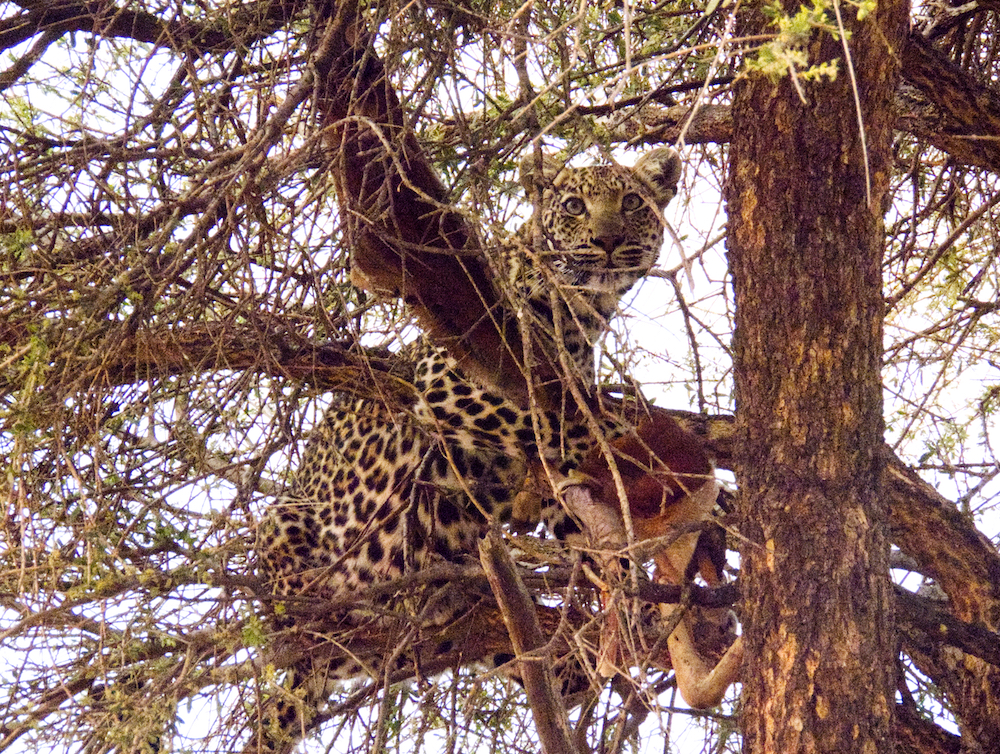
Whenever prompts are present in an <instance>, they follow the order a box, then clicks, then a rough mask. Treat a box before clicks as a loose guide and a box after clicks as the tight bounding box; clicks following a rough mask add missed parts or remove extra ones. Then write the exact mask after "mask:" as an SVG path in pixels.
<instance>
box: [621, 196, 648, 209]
mask: <svg viewBox="0 0 1000 754" xmlns="http://www.w3.org/2000/svg"><path fill="white" fill-rule="evenodd" d="M645 203H646V201H645V200H644V199H643V198H642V197H641V196H639V195H638V194H625V196H623V197H622V209H623V210H625V211H626V212H633V211H634V210H637V209H639V207H641V206H642V205H644V204H645Z"/></svg>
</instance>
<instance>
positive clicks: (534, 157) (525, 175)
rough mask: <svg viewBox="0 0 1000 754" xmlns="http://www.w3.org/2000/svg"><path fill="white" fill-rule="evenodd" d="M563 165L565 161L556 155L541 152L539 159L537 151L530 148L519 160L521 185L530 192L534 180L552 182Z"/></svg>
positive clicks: (544, 182) (545, 182)
mask: <svg viewBox="0 0 1000 754" xmlns="http://www.w3.org/2000/svg"><path fill="white" fill-rule="evenodd" d="M565 166H566V165H565V162H564V161H563V160H560V159H559V158H558V157H555V156H553V155H551V154H545V153H542V155H541V159H539V155H538V153H537V152H535V151H534V150H531V151H530V152H528V154H526V155H525V156H524V159H522V160H521V177H520V182H521V185H522V186H524V189H525V191H527V192H528V193H529V194H530V193H531V191H532V189H533V188H534V186H535V183H536V182H538V183H543V184H550V183H552V181H554V180H555V178H556V176H557V175H559V172H560V171H561V170H562V169H563V168H564V167H565Z"/></svg>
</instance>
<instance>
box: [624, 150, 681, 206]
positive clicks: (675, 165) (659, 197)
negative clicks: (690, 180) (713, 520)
mask: <svg viewBox="0 0 1000 754" xmlns="http://www.w3.org/2000/svg"><path fill="white" fill-rule="evenodd" d="M632 172H633V173H635V175H636V177H637V178H639V179H640V180H642V181H643V182H645V183H646V184H647V185H648V186H649V188H650V189H652V191H653V199H654V201H655V202H656V204H657V206H658V207H659V208H660V209H663V208H664V207H666V206H667V203H668V202H669V201H670V200H671V199H673V198H674V196H676V194H677V182H678V181H679V180H680V179H681V158H680V155H678V154H677V152H675V151H674V150H673V149H671V148H670V147H658V148H657V149H654V150H652V151H651V152H646V154H644V155H643V156H642V157H640V158H639V161H638V162H636V163H635V167H633V168H632Z"/></svg>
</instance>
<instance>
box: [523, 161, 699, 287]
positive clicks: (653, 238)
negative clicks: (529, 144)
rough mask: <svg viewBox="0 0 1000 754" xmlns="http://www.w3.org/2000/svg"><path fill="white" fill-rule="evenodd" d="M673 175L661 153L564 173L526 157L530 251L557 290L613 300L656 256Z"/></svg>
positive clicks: (676, 173) (673, 164)
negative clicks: (531, 208)
mask: <svg viewBox="0 0 1000 754" xmlns="http://www.w3.org/2000/svg"><path fill="white" fill-rule="evenodd" d="M680 172H681V163H680V158H679V157H678V155H677V153H676V152H675V151H674V150H673V149H669V148H666V147H661V148H658V149H654V150H652V151H650V152H647V153H646V154H645V155H643V156H642V157H641V158H640V159H639V161H638V162H637V163H636V164H635V166H634V167H631V168H628V167H622V166H620V165H595V166H591V167H582V168H575V167H565V166H564V165H563V164H562V163H561V162H559V161H558V160H556V159H554V158H551V157H542V158H541V159H540V160H539V159H538V156H537V155H534V154H529V155H528V156H527V157H526V158H525V159H524V161H523V162H522V165H521V183H522V184H523V185H524V186H525V187H526V188H527V189H528V191H529V194H531V195H533V196H534V197H535V212H536V214H535V217H534V218H532V220H531V221H530V222H529V230H530V231H533V233H534V236H535V238H534V240H535V243H532V244H531V246H532V248H533V249H534V250H535V253H536V254H537V255H538V257H539V258H540V259H541V261H542V262H543V263H544V264H546V265H547V266H549V267H550V268H551V269H552V270H554V271H555V272H556V273H557V274H558V278H557V279H558V282H559V283H560V284H561V285H564V286H571V287H574V288H577V289H578V290H584V291H590V292H591V293H594V294H598V295H602V294H603V295H604V296H608V295H610V296H611V297H614V299H615V300H617V298H618V297H620V296H621V295H622V294H624V293H625V291H627V290H628V289H629V288H631V287H632V285H633V284H634V283H635V282H636V281H637V280H638V279H639V278H641V277H642V276H643V275H645V274H646V273H647V272H649V270H650V268H651V267H652V266H653V265H654V264H655V262H656V259H657V257H658V256H659V253H660V247H661V246H662V245H663V221H662V218H661V211H662V209H663V208H664V207H665V206H666V205H667V203H668V202H669V201H670V200H671V199H672V198H673V197H674V195H675V194H676V193H677V181H678V179H679V178H680ZM539 220H540V222H539ZM539 233H540V235H541V238H538V237H537V236H538V234H539Z"/></svg>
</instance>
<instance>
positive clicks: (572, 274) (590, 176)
mask: <svg viewBox="0 0 1000 754" xmlns="http://www.w3.org/2000/svg"><path fill="white" fill-rule="evenodd" d="M520 172H521V174H520V183H521V185H522V186H523V187H524V188H525V189H526V191H527V192H528V193H529V195H531V196H532V199H533V214H532V216H531V217H530V219H529V220H527V221H526V222H525V223H524V225H523V226H522V227H521V228H520V230H518V231H517V232H516V233H515V234H514V235H513V238H512V239H511V240H510V241H508V242H507V243H506V244H505V246H504V248H503V252H502V253H501V254H500V255H498V256H499V258H500V259H501V262H500V264H501V266H502V268H503V269H502V270H501V271H500V273H499V274H498V276H497V279H498V280H500V281H501V285H500V286H499V287H501V288H503V292H502V297H503V301H504V306H505V307H507V308H508V309H509V312H510V313H513V314H514V315H515V316H517V317H518V318H519V320H520V321H521V322H522V330H525V331H527V332H529V333H530V335H531V340H532V344H533V346H535V347H539V348H541V349H542V350H544V351H546V352H547V353H548V354H549V355H550V356H553V357H557V356H558V355H559V354H564V355H565V356H567V357H568V362H569V366H570V367H571V369H570V370H568V371H569V372H571V373H572V376H569V375H568V376H567V379H575V380H577V381H578V383H579V386H580V388H581V389H582V390H584V391H593V390H594V389H595V388H594V380H595V377H594V375H595V366H594V364H595V356H594V350H595V346H596V345H597V343H598V341H599V339H600V338H601V337H602V336H603V335H604V334H605V332H606V331H607V330H608V327H609V322H610V320H611V318H612V317H613V316H614V314H615V313H616V311H617V309H618V307H619V302H620V300H621V298H622V296H624V294H625V293H627V292H628V291H629V290H630V289H631V288H632V287H633V286H634V285H635V284H636V283H637V282H638V281H639V280H640V279H642V278H643V277H644V276H646V275H647V274H648V273H649V272H650V270H651V269H652V268H653V266H654V264H655V263H656V261H657V259H658V256H659V254H660V250H661V247H662V245H663V233H664V223H663V219H662V211H663V209H664V208H665V207H666V205H667V204H668V202H669V201H670V200H671V199H672V198H673V197H674V195H675V194H676V192H677V184H678V182H679V178H680V173H681V161H680V158H679V156H678V155H677V153H676V152H675V151H674V150H673V149H671V148H668V147H658V148H654V149H652V150H650V151H648V152H646V153H645V154H644V155H642V156H641V157H640V158H639V160H638V161H637V162H636V163H635V165H634V166H633V167H623V166H620V165H617V164H613V163H612V164H603V165H592V166H587V167H571V166H568V165H566V164H565V163H564V162H563V161H561V160H559V159H557V158H555V157H552V156H550V155H545V154H538V153H533V154H530V155H528V156H527V157H526V158H525V159H524V160H523V162H522V164H521V171H520ZM413 361H414V364H415V366H414V368H413V374H412V384H413V386H414V389H415V395H416V396H417V398H416V401H415V403H414V405H412V406H411V407H409V408H407V409H405V410H397V409H393V408H390V407H389V406H387V405H385V403H384V402H380V401H377V400H372V399H364V400H361V401H351V400H347V399H344V400H336V401H334V403H333V404H332V405H331V407H330V408H329V409H328V411H327V412H326V414H325V415H324V417H323V418H322V420H321V421H320V422H319V424H318V425H317V426H316V427H315V428H314V430H313V431H312V433H311V436H310V437H309V439H308V441H307V443H306V445H305V449H304V451H303V453H302V458H301V462H300V464H299V466H298V468H297V469H296V470H295V472H294V474H293V475H292V478H291V482H290V485H289V488H288V490H287V492H285V493H284V494H283V495H281V496H280V497H279V498H277V499H276V500H275V501H274V502H273V503H272V504H270V505H269V506H268V508H267V510H266V511H265V514H264V516H263V518H262V521H261V522H260V525H259V527H258V535H257V545H256V550H257V557H258V563H259V568H260V570H261V572H262V575H263V579H264V581H265V582H266V584H268V585H269V588H270V590H271V592H272V595H273V597H274V598H275V599H276V600H277V601H278V604H279V605H280V606H281V608H282V609H283V610H284V611H285V617H284V618H282V617H281V616H280V615H279V616H277V617H276V618H275V623H276V625H277V626H278V627H279V628H287V627H289V626H291V624H292V623H293V622H294V620H293V619H292V618H289V617H288V616H289V615H290V614H291V613H292V612H293V611H291V610H290V609H289V606H290V605H291V604H292V603H293V602H299V601H302V600H308V601H311V603H312V604H315V601H316V600H328V599H334V598H336V597H338V596H343V595H345V594H346V595H350V594H353V593H359V592H362V591H364V590H366V589H371V588H372V587H373V585H379V584H386V583H392V582H393V581H394V580H398V579H401V578H403V577H404V576H406V575H407V574H417V573H420V572H422V571H427V569H431V568H433V567H434V566H435V565H441V564H462V563H466V562H469V560H470V559H475V557H476V554H477V552H478V543H479V541H480V539H481V538H482V536H483V535H484V533H485V532H486V530H487V528H488V527H489V526H490V525H502V524H505V523H508V522H510V520H511V518H512V515H513V513H514V500H515V497H516V495H517V493H518V492H519V491H520V490H522V488H523V487H524V486H525V481H526V477H527V476H528V474H529V470H530V468H531V466H532V464H537V463H538V462H539V461H542V462H544V464H545V465H546V466H547V467H551V468H553V469H555V470H556V471H557V473H558V474H560V475H571V474H572V473H573V470H574V469H575V468H576V467H577V466H579V465H580V463H581V461H582V460H583V458H584V457H585V456H586V455H587V453H588V452H589V451H590V449H591V448H592V447H593V445H594V440H593V437H592V431H591V427H590V426H588V424H587V423H586V422H585V421H583V420H581V419H579V418H568V417H567V416H566V415H564V413H563V412H561V411H558V410H554V409H549V410H538V409H537V407H529V406H525V405H521V404H519V403H518V402H516V401H515V400H514V399H512V398H510V397H507V396H505V395H503V394H500V393H499V391H498V390H497V389H496V388H494V387H493V386H491V385H488V384H482V383H481V382H478V381H477V380H475V379H472V378H470V377H469V376H467V375H466V374H464V373H463V371H462V370H461V368H460V367H459V365H458V363H457V362H456V360H455V359H453V358H452V357H451V356H450V355H449V354H448V353H447V351H445V350H444V349H442V348H440V347H438V346H435V345H434V344H433V343H430V342H429V341H424V342H422V343H420V344H419V345H418V346H417V347H416V349H415V358H414V359H413ZM556 363H558V362H556ZM564 363H565V362H564ZM616 422H617V420H614V419H609V420H608V431H609V432H614V431H615V429H614V428H615V427H616V426H617V424H616ZM602 430H603V425H602ZM544 506H545V508H546V510H544V511H542V512H541V518H542V519H543V520H544V521H545V522H547V523H548V525H549V527H550V529H552V530H555V529H558V527H559V526H563V527H565V528H570V527H571V526H572V522H567V521H566V519H565V517H564V516H563V515H562V514H561V513H560V512H559V511H558V510H557V506H558V504H557V503H555V502H554V500H546V501H545V503H544ZM555 536H561V535H560V534H559V533H558V532H557V533H556V534H555ZM432 586H433V584H432ZM438 586H441V587H442V588H438V589H436V590H433V589H432V590H430V592H429V594H430V595H431V596H425V597H424V598H422V599H421V600H417V599H416V598H415V596H414V595H415V592H416V590H409V593H407V594H406V595H404V599H403V601H402V602H400V601H399V597H398V595H397V596H396V597H395V598H392V599H395V600H396V601H395V602H391V599H390V598H389V597H386V598H384V599H383V602H382V604H381V605H379V607H381V608H382V612H384V613H392V612H393V611H397V610H399V609H406V610H410V611H411V612H412V616H411V619H412V620H416V621H418V623H420V624H421V625H424V626H439V625H444V624H446V623H448V622H449V621H450V620H453V619H454V618H455V617H456V615H458V614H459V613H461V612H462V611H463V610H466V609H468V604H469V599H470V597H469V596H468V595H465V594H463V593H462V590H460V589H455V588H448V587H447V586H446V585H444V584H438ZM407 600H408V601H407ZM278 612H281V611H280V610H279V611H278ZM375 612H376V613H377V612H379V611H378V610H376V611H375ZM352 616H353V617H352ZM364 620H365V618H363V617H361V616H360V614H359V612H358V611H354V612H353V613H350V614H349V615H348V616H347V617H346V618H345V621H346V623H345V625H349V626H358V625H363V621H364ZM376 620H377V619H376ZM343 654H344V655H348V656H336V657H332V658H327V659H325V660H324V661H323V664H322V667H319V665H320V663H319V662H318V661H317V660H315V659H313V660H308V659H307V660H305V661H303V662H300V663H299V665H298V666H296V667H295V668H292V669H291V670H290V671H289V673H290V675H292V676H294V675H298V676H299V677H298V678H296V679H295V680H294V681H292V683H291V687H292V688H305V691H300V693H299V694H298V695H297V698H296V699H295V701H294V702H292V701H283V702H282V701H280V700H279V702H278V703H277V704H276V705H275V709H274V710H272V712H271V718H270V723H269V726H267V727H269V728H270V730H271V733H272V735H271V741H270V742H269V743H266V744H265V745H262V747H261V748H262V749H264V750H271V751H286V750H288V747H289V746H290V745H293V744H294V742H295V740H296V739H297V738H298V737H299V735H298V734H299V732H300V731H304V730H306V729H307V728H308V727H309V721H310V720H311V719H313V718H315V717H316V715H317V714H318V712H317V711H318V709H319V707H321V706H322V703H323V699H324V697H326V696H329V695H330V689H331V684H335V683H337V682H339V681H341V680H343V679H350V678H355V677H358V676H364V675H369V676H371V675H375V676H376V677H377V676H378V674H379V673H382V672H384V670H385V668H384V667H381V666H380V665H382V664H384V662H385V660H384V659H383V658H363V657H358V656H357V655H351V653H343ZM501 660H502V658H498V659H497V662H499V661H501ZM397 662H402V660H397ZM309 676H312V677H311V678H310V677H309ZM318 676H321V677H318ZM286 696H288V695H287V694H286ZM293 696H294V695H293ZM303 697H304V698H305V701H303V700H302V698H303Z"/></svg>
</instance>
